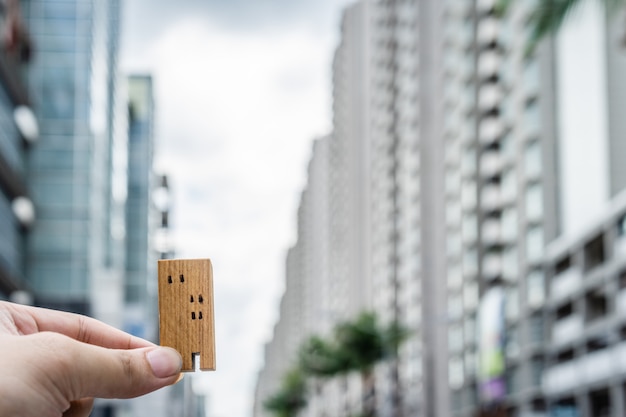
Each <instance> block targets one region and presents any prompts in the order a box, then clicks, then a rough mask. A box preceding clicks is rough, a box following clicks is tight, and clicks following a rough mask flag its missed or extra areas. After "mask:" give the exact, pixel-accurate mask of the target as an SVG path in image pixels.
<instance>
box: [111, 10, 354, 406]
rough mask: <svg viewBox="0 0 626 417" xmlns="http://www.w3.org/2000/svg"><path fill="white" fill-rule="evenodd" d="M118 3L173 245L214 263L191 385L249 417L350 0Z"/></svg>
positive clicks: (324, 124)
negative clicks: (143, 88)
mask: <svg viewBox="0 0 626 417" xmlns="http://www.w3.org/2000/svg"><path fill="white" fill-rule="evenodd" d="M123 3H124V4H125V9H124V11H123V16H124V19H123V26H122V68H123V69H124V71H126V72H142V73H146V72H148V73H152V74H153V76H154V81H155V87H156V91H155V102H156V114H157V120H156V152H157V154H156V164H157V167H158V168H159V169H160V170H162V171H164V172H166V173H168V174H170V176H171V180H172V187H173V193H174V205H173V216H174V220H173V223H174V225H173V226H174V237H175V244H176V250H177V255H178V256H179V257H189V258H192V257H210V258H211V259H212V261H213V265H214V280H215V306H216V312H215V314H216V333H217V334H216V339H217V341H216V343H217V369H218V370H217V372H215V373H209V374H203V375H202V377H200V378H196V379H195V381H194V382H195V383H196V387H197V388H198V389H201V390H203V391H205V392H207V393H208V394H209V398H210V399H209V410H210V414H209V415H210V416H211V417H244V416H250V415H251V410H252V399H253V389H254V384H255V382H256V375H257V372H258V370H259V369H260V367H261V365H262V354H263V343H264V342H266V341H267V340H268V339H269V338H270V336H271V332H272V327H273V325H274V323H275V321H276V319H277V314H278V302H279V299H280V295H281V293H282V291H283V287H284V261H285V255H286V251H287V249H288V247H289V246H290V245H291V244H293V242H294V240H295V227H296V210H297V204H298V201H299V195H300V192H301V191H302V188H303V186H304V184H305V181H306V178H305V172H306V165H307V163H308V160H309V157H310V150H311V144H312V140H313V139H314V138H315V137H318V136H321V135H324V134H326V133H328V132H329V130H330V126H331V83H330V75H331V62H332V54H333V51H334V47H335V45H336V43H337V40H338V35H339V21H340V12H341V7H342V5H344V4H346V3H348V0H308V1H299V2H298V1H295V2H294V1H291V0H266V1H259V0H228V1H225V0H208V1H207V0H204V1H200V0H177V1H175V2H174V1H165V0H156V1H155V0H126V1H124V2H123Z"/></svg>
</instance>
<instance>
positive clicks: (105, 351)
mask: <svg viewBox="0 0 626 417" xmlns="http://www.w3.org/2000/svg"><path fill="white" fill-rule="evenodd" d="M181 365H182V359H181V357H180V355H179V354H178V352H176V351H175V350H174V349H170V348H163V347H158V346H156V345H154V344H152V343H150V342H148V341H146V340H143V339H139V338H137V337H134V336H131V335H129V334H127V333H124V332H122V331H120V330H117V329H114V328H113V327H110V326H108V325H106V324H104V323H102V322H100V321H98V320H95V319H92V318H89V317H85V316H81V315H77V314H71V313H63V312H59V311H54V310H46V309H42V308H35V307H26V306H21V305H17V304H11V303H7V302H3V301H0V369H1V370H2V371H1V372H0V417H9V416H10V417H15V416H20V417H48V416H49V417H60V416H65V417H69V416H72V417H73V416H88V415H89V413H90V412H91V409H92V407H93V398H94V397H98V398H133V397H138V396H140V395H143V394H147V393H149V392H152V391H155V390H157V389H159V388H162V387H164V386H166V385H171V384H173V383H175V382H176V381H177V380H178V379H179V376H180V369H181Z"/></svg>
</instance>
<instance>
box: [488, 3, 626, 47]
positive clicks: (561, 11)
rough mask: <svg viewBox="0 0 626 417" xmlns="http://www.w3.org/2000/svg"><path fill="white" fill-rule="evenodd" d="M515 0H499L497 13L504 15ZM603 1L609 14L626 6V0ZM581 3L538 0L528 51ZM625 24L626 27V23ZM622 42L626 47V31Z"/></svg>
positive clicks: (558, 27)
mask: <svg viewBox="0 0 626 417" xmlns="http://www.w3.org/2000/svg"><path fill="white" fill-rule="evenodd" d="M515 1H516V0H499V1H498V2H497V4H496V14H498V15H500V16H502V15H503V14H504V13H506V11H507V10H508V9H509V7H510V6H511V5H512V4H514V3H515ZM602 2H603V3H604V5H605V7H606V9H607V10H608V12H609V15H612V14H613V13H612V12H614V11H615V10H617V8H618V7H619V6H622V7H625V8H626V0H602ZM581 3H582V1H580V0H538V1H537V5H536V6H535V9H534V10H533V12H532V14H531V17H530V22H531V25H532V30H531V35H530V39H529V42H528V49H527V52H528V53H530V52H532V51H533V50H534V49H535V48H536V47H537V44H538V43H539V41H541V40H542V39H543V38H544V37H545V36H546V35H548V34H551V33H555V32H557V31H558V30H559V29H560V28H561V25H562V24H563V22H564V21H565V19H566V18H567V17H568V16H569V15H570V14H571V12H572V11H573V10H574V9H576V7H578V6H580V4H581ZM625 23H626V22H625ZM624 26H625V29H626V24H625V25H624ZM622 43H623V45H624V46H625V47H626V31H625V33H624V37H623V39H622Z"/></svg>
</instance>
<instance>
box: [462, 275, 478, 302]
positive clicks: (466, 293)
mask: <svg viewBox="0 0 626 417" xmlns="http://www.w3.org/2000/svg"><path fill="white" fill-rule="evenodd" d="M463 303H464V304H465V308H466V309H474V308H476V307H477V306H478V284H477V283H476V281H470V282H467V283H466V284H465V287H464V288H463Z"/></svg>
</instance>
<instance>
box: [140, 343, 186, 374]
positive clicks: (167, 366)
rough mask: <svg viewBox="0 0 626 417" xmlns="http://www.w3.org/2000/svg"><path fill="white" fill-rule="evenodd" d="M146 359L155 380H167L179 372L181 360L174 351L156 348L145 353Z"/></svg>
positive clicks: (181, 364)
mask: <svg viewBox="0 0 626 417" xmlns="http://www.w3.org/2000/svg"><path fill="white" fill-rule="evenodd" d="M146 359H148V363H149V364H150V367H151V368H152V373H154V376H156V377H157V378H167V377H168V376H172V375H176V374H178V373H179V372H180V368H181V367H182V366H183V360H182V358H181V357H180V355H179V354H178V352H176V351H175V350H174V349H171V348H162V347H159V348H156V349H153V350H151V351H149V352H148V353H146Z"/></svg>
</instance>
